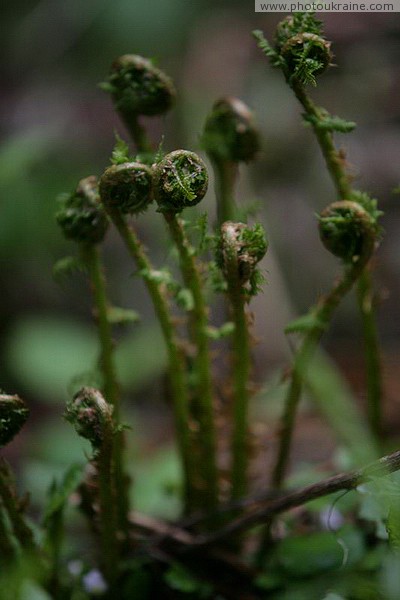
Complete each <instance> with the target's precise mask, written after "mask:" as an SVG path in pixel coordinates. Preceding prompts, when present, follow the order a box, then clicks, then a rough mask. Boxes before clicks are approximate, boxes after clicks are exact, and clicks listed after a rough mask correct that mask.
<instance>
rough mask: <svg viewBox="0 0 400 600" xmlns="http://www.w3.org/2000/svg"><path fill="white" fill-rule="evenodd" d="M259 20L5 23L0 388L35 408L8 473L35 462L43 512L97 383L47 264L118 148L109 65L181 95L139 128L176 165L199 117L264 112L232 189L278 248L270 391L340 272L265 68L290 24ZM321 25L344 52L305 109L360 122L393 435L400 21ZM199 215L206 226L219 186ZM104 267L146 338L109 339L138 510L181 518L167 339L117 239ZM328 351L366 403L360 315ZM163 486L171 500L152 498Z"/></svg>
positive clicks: (222, 15)
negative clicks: (74, 202) (252, 155)
mask: <svg viewBox="0 0 400 600" xmlns="http://www.w3.org/2000/svg"><path fill="white" fill-rule="evenodd" d="M253 11H254V3H253V2H252V0H247V1H246V2H243V1H233V0H230V1H226V0H221V1H211V0H209V1H206V0H197V1H195V2H187V1H184V0H168V1H167V2H165V1H161V0H153V1H152V2H142V1H141V2H139V1H138V0H114V1H113V2H111V1H110V0H85V1H84V2H82V1H81V0H79V1H78V0H69V1H68V2H62V1H61V0H42V1H40V2H31V1H22V0H19V2H17V3H13V4H11V3H7V4H6V6H4V7H3V15H2V35H1V36H0V49H1V56H2V57H3V61H2V64H1V71H2V85H1V105H0V114H1V134H2V145H1V149H0V185H1V219H0V260H1V282H2V287H1V290H2V293H1V295H0V353H1V361H0V387H2V388H4V390H7V392H9V393H14V392H18V393H19V394H20V395H21V396H23V397H24V398H26V400H27V401H28V403H29V404H30V406H31V408H32V416H31V421H30V425H29V426H28V427H27V428H26V430H25V432H24V433H23V434H22V435H21V436H20V438H19V439H18V440H16V441H15V442H14V443H13V444H12V445H11V446H10V448H9V450H8V455H9V458H10V460H11V461H12V462H14V464H15V463H17V462H18V456H23V457H24V458H26V457H27V456H28V457H29V459H28V460H24V461H23V464H22V468H21V477H22V485H23V486H24V487H25V486H26V485H29V486H31V487H33V498H34V501H40V498H41V496H42V494H43V493H44V490H45V489H46V487H47V485H48V482H49V480H50V478H51V477H52V475H53V474H54V473H57V472H59V470H60V469H61V468H63V467H64V466H65V465H66V464H68V463H69V462H70V461H71V460H75V459H77V460H81V459H82V456H83V455H82V445H81V443H80V442H79V441H78V440H77V439H76V436H75V434H74V433H73V431H72V430H71V428H70V426H69V425H67V424H66V423H64V422H63V420H62V418H61V415H62V412H63V406H64V403H65V400H66V398H67V397H68V395H69V394H70V393H71V390H72V389H74V387H76V385H78V384H79V382H80V381H88V380H90V377H91V372H92V371H93V368H94V365H95V362H96V355H97V349H96V348H97V347H96V333H95V327H94V324H93V321H92V319H91V309H90V295H89V291H88V287H87V283H86V281H85V279H84V278H83V277H82V276H79V275H78V276H74V277H73V278H72V279H71V280H67V281H65V282H64V284H63V285H61V286H60V285H58V284H57V283H56V282H55V281H54V279H53V277H52V267H53V264H54V262H55V261H56V260H58V259H59V258H61V257H63V256H65V255H69V254H74V252H75V249H74V247H73V244H70V243H68V242H66V241H65V240H64V239H63V238H62V236H61V233H60V231H59V230H58V228H57V226H56V225H55V221H54V212H55V210H56V201H55V198H56V196H57V195H58V194H59V193H60V192H63V191H69V190H72V189H73V188H74V187H75V185H76V183H77V181H78V180H79V179H80V178H82V177H85V176H87V175H90V174H97V175H99V174H101V172H102V171H103V169H104V167H105V166H106V165H107V163H108V160H109V155H110V152H111V149H112V147H113V144H114V131H118V132H119V133H120V134H121V135H122V136H124V135H125V131H124V128H123V126H122V124H121V123H120V122H119V120H118V117H117V116H116V115H115V114H114V112H113V109H112V105H111V101H110V98H109V97H108V96H107V95H106V94H105V93H103V92H102V91H101V90H100V89H99V88H98V87H97V84H98V83H99V82H100V81H102V79H103V78H104V77H105V75H106V73H107V71H108V69H109V65H110V63H111V62H112V60H113V59H114V58H115V57H116V56H118V55H120V54H124V53H138V54H143V55H145V56H149V57H153V58H154V59H155V60H156V61H157V62H158V64H159V65H160V66H161V67H162V68H163V69H165V70H166V71H167V72H168V73H169V74H170V75H171V76H172V77H173V79H174V80H175V82H176V85H177V88H178V92H179V99H178V103H177V106H176V109H175V110H174V111H173V112H172V113H171V114H169V115H167V116H166V118H165V119H153V120H151V121H148V122H147V125H148V127H149V131H150V134H151V137H152V139H153V140H154V142H155V144H157V143H158V142H159V140H160V138H161V135H162V134H165V141H164V147H165V148H166V149H174V148H178V147H187V148H190V149H193V150H198V147H199V142H198V140H199V135H200V132H201V128H202V124H203V122H204V118H205V116H206V114H207V112H208V111H209V109H210V107H211V105H212V103H213V102H214V101H215V100H216V99H217V98H219V97H221V96H224V95H237V96H239V97H240V98H242V99H243V100H244V101H246V102H247V103H248V104H249V105H250V106H251V107H252V108H253V109H254V110H255V112H256V114H257V117H258V122H259V125H260V129H261V131H262V136H263V148H262V152H261V153H260V156H259V158H258V160H257V161H256V162H255V163H254V164H252V165H250V166H249V167H242V168H241V180H240V186H239V187H240V196H241V201H242V202H243V203H249V204H251V203H257V205H258V206H259V210H260V213H259V214H260V216H261V218H262V220H263V222H264V224H265V227H266V229H267V233H268V235H269V238H270V242H271V248H270V252H269V254H268V256H267V258H266V259H265V269H266V270H267V280H268V284H267V286H266V288H265V292H264V294H263V295H262V296H261V297H260V298H258V299H257V301H256V302H255V304H254V310H255V314H256V319H257V330H256V331H257V337H259V338H260V340H261V341H260V344H259V345H258V347H257V349H256V351H255V353H256V365H257V378H258V380H259V381H260V382H261V381H263V380H264V379H265V378H266V377H268V375H269V374H271V373H272V372H274V370H275V369H276V367H277V366H282V365H284V364H285V361H286V360H287V357H288V345H287V341H286V340H285V337H284V335H283V333H282V329H283V327H284V325H285V323H286V322H287V321H288V320H289V319H290V318H291V317H292V316H294V315H298V314H301V313H302V312H304V311H306V310H307V308H308V307H309V305H310V304H311V303H313V302H314V301H315V299H316V297H317V296H318V295H319V294H321V293H322V292H323V291H324V290H325V289H326V288H327V286H329V285H330V283H331V281H332V278H333V277H334V276H335V273H336V272H337V268H338V265H337V262H336V261H335V260H334V259H333V258H331V257H330V256H328V255H327V253H326V252H325V251H324V250H323V249H322V248H321V246H320V243H319V240H318V234H317V228H316V221H315V216H314V215H315V212H316V211H317V210H319V209H321V208H323V207H324V206H325V205H326V204H328V203H329V202H331V201H332V200H333V199H334V192H333V189H332V185H331V183H330V181H329V179H328V176H327V174H326V171H325V169H324V165H323V162H322V159H321V157H320V154H319V149H318V148H317V145H316V142H315V140H314V139H313V136H312V134H311V132H310V131H308V130H307V129H306V128H304V127H303V125H302V123H301V119H300V110H299V107H298V105H297V104H296V102H295V100H294V99H293V98H292V95H291V92H290V90H289V89H288V88H287V87H286V86H285V84H284V81H283V78H282V76H281V74H280V73H279V72H274V71H273V70H272V69H271V68H270V66H269V65H268V64H267V61H266V60H265V58H264V57H263V56H262V55H261V53H260V52H259V51H258V50H257V48H256V47H255V43H254V41H253V39H252V37H251V30H252V29H254V28H261V29H264V30H265V32H266V34H267V35H269V36H271V33H272V31H273V28H274V26H275V24H276V23H277V21H278V20H280V19H281V18H282V17H283V15H282V14H269V15H259V14H258V15H256V14H255V13H254V12H253ZM320 16H321V17H322V18H323V20H324V22H325V24H326V26H325V31H326V34H327V37H328V38H329V39H332V40H333V42H334V43H333V51H334V54H335V62H336V63H337V67H334V68H332V69H330V71H329V72H328V73H327V74H326V75H324V77H323V78H321V80H320V85H319V87H318V89H316V90H315V91H313V93H314V95H315V98H316V100H317V101H318V102H319V103H320V104H322V105H325V106H326V107H327V108H328V109H329V110H330V111H331V112H332V113H333V114H338V115H340V116H342V117H344V118H347V119H349V120H355V121H357V123H358V128H357V129H356V131H355V132H354V133H353V134H351V135H350V136H349V137H347V138H346V137H344V136H343V137H342V138H341V139H340V142H342V141H343V144H344V145H345V146H346V148H347V149H348V156H349V161H350V163H351V164H352V165H355V166H354V167H353V172H354V176H355V178H356V180H357V185H359V186H360V187H362V188H364V189H366V190H367V191H369V192H371V193H372V194H374V195H377V196H378V197H379V199H380V201H381V206H382V208H383V210H384V211H385V217H384V219H383V222H384V223H383V224H384V227H385V230H386V235H385V240H384V242H383V244H382V247H381V249H380V251H379V254H378V256H377V259H376V266H377V275H376V279H377V286H378V291H379V294H380V296H381V299H382V303H381V305H380V310H379V326H380V332H381V337H382V342H383V348H384V354H385V358H386V361H387V362H386V365H387V366H386V371H385V386H386V394H387V414H388V415H392V416H393V418H391V419H390V423H391V427H392V428H393V431H395V430H397V431H398V425H399V422H400V420H399V419H398V418H397V421H396V417H395V415H396V412H398V411H397V410H396V409H397V408H398V403H399V402H400V394H399V391H400V385H399V383H398V381H396V377H395V375H396V374H397V371H398V368H399V367H400V357H399V333H400V303H399V302H398V297H399V295H400V278H399V271H400V236H399V232H400V212H399V208H398V203H399V196H396V195H394V194H393V193H392V191H393V189H394V188H395V187H396V186H398V184H399V183H400V66H399V65H400V60H399V58H400V43H399V41H400V16H399V15H397V14H378V13H375V14H360V13H359V14H355V13H354V14H325V15H320ZM205 204H206V205H207V210H208V211H209V213H210V215H211V222H212V220H213V216H212V215H213V214H214V195H213V191H212V187H211V189H210V191H209V193H208V196H207V199H206V201H205ZM137 226H138V229H139V231H140V235H141V236H142V238H143V240H144V241H145V243H146V245H148V247H149V248H150V250H151V253H152V256H153V257H154V261H155V263H156V264H158V265H160V264H162V263H163V261H164V260H165V258H166V257H168V254H169V249H168V246H167V245H166V243H165V236H164V230H163V226H162V223H161V222H160V219H159V218H157V216H156V215H155V213H154V211H151V212H150V213H149V214H147V215H146V216H144V217H143V218H140V220H139V221H138V224H137ZM105 256H106V259H105V260H106V268H107V275H108V280H109V287H110V290H111V295H112V299H113V301H114V303H115V304H117V305H121V306H131V307H132V308H134V309H135V310H137V311H138V312H139V313H140V314H141V316H142V319H141V323H140V325H135V326H133V327H132V328H131V329H128V330H123V331H122V330H121V331H117V332H116V337H117V338H118V339H119V345H118V350H117V355H118V357H117V358H118V368H119V372H120V376H121V381H122V384H123V393H124V397H125V399H126V407H127V413H129V419H130V421H131V424H132V429H133V435H132V436H130V437H131V438H132V439H131V442H130V447H129V451H130V452H131V453H132V457H133V459H132V462H133V463H134V464H135V465H138V466H137V468H136V469H135V474H136V477H137V479H138V480H139V481H138V486H137V489H140V490H142V491H141V492H140V494H142V496H143V497H142V496H140V497H138V498H137V501H138V504H139V507H140V506H141V503H142V504H143V505H145V506H146V508H147V509H148V510H153V511H154V512H158V511H163V512H164V514H165V512H166V509H165V507H166V505H168V507H169V508H168V510H169V509H170V511H171V514H173V513H174V510H175V509H176V506H175V504H174V502H175V501H174V499H173V495H171V490H172V489H173V484H174V481H176V477H177V465H176V460H175V457H174V451H173V448H172V447H171V450H168V451H167V452H166V451H165V445H168V448H169V447H170V444H171V418H170V410H169V407H168V406H167V405H166V404H165V403H164V401H163V389H164V385H165V382H164V365H165V358H164V353H163V350H162V342H161V340H160V335H159V330H158V327H157V324H156V323H155V322H154V319H153V313H152V309H151V306H150V305H149V302H148V299H147V296H146V294H145V291H144V289H143V286H142V284H141V282H140V281H138V279H137V278H133V276H132V274H133V273H134V268H133V266H132V264H131V263H130V262H129V260H128V259H127V256H126V253H125V251H124V249H123V248H122V247H121V244H120V242H119V240H118V238H117V237H116V235H115V234H114V233H113V232H110V233H109V235H108V238H107V242H106V248H105ZM325 345H326V346H327V348H328V349H329V350H330V351H332V353H333V354H334V356H335V357H336V358H337V360H338V362H339V364H341V365H342V366H343V367H344V369H345V373H346V375H347V376H348V377H349V379H350V380H351V381H352V383H353V384H354V385H355V388H356V389H357V390H358V391H359V392H360V396H361V398H362V395H363V380H362V376H361V375H360V367H361V366H362V349H361V342H360V325H359V322H358V316H357V312H356V310H355V308H354V303H352V302H351V299H349V300H348V301H347V302H346V304H345V306H344V307H342V309H341V310H340V312H339V314H338V316H337V318H336V319H335V323H334V327H333V329H332V331H331V332H330V334H329V335H328V336H327V338H326V339H325ZM132 440H133V441H132ZM160 447H161V448H163V451H162V452H161V453H160V451H159V449H160ZM149 464H151V469H150V467H149ZM160 482H161V484H162V486H163V487H162V489H163V490H164V491H165V494H164V496H162V495H160V494H156V493H155V490H156V489H158V490H159V489H160ZM139 484H141V485H139ZM164 484H165V485H164ZM157 486H158V487H157ZM171 486H172V487H171ZM141 498H142V499H141ZM152 502H153V503H154V506H153V505H152V504H151V503H152ZM168 510H167V512H168Z"/></svg>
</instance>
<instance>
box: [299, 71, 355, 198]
mask: <svg viewBox="0 0 400 600" xmlns="http://www.w3.org/2000/svg"><path fill="white" fill-rule="evenodd" d="M290 85H291V88H292V90H293V92H294V93H295V96H296V98H297V99H298V101H299V102H300V104H301V105H302V106H303V108H304V110H305V114H306V115H307V116H308V117H311V119H310V122H311V125H312V128H313V130H314V133H315V136H316V138H317V140H318V143H319V146H320V148H321V151H322V154H323V156H324V159H325V163H326V166H327V169H328V171H329V173H330V175H331V178H332V181H333V184H334V186H335V188H336V191H337V194H338V197H339V200H351V195H352V186H351V183H350V178H349V175H348V173H347V172H346V168H345V161H344V158H343V157H342V156H341V155H340V153H339V152H338V151H337V149H336V147H335V144H334V142H333V136H332V133H331V131H329V130H328V129H324V128H322V127H318V123H321V122H322V121H323V119H324V111H323V109H321V108H320V107H318V106H316V105H315V104H314V102H313V101H312V100H311V98H310V97H309V96H308V94H307V92H306V91H305V89H304V87H303V86H302V85H301V84H300V83H299V82H298V80H296V79H293V80H292V82H291V84H290Z"/></svg>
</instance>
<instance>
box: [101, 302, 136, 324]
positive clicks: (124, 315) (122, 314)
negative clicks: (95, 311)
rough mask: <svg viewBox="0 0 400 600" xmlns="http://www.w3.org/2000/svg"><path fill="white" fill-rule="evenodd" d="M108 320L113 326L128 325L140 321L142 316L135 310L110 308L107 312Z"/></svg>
mask: <svg viewBox="0 0 400 600" xmlns="http://www.w3.org/2000/svg"><path fill="white" fill-rule="evenodd" d="M107 319H108V321H109V323H111V324H112V325H126V324H127V323H137V322H138V321H140V315H139V313H138V312H136V311H135V310H130V309H128V308H119V307H118V306H110V307H109V308H108V310H107Z"/></svg>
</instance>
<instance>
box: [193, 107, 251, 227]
mask: <svg viewBox="0 0 400 600" xmlns="http://www.w3.org/2000/svg"><path fill="white" fill-rule="evenodd" d="M201 144H202V147H203V148H204V150H205V151H206V152H207V155H208V157H209V159H210V161H211V163H212V166H213V169H214V176H215V187H216V197H217V223H218V226H219V227H220V226H221V225H222V223H224V222H225V221H234V220H235V219H236V218H237V206H236V202H235V184H236V180H237V177H238V170H239V163H241V162H249V161H250V160H253V159H254V156H255V155H256V153H257V152H258V150H259V149H260V139H259V134H258V130H257V127H256V123H255V119H254V115H253V113H252V112H251V111H250V109H249V108H248V107H247V106H246V104H244V102H242V101H241V100H239V99H238V98H222V99H221V100H218V101H217V102H216V103H215V104H214V106H213V108H212V111H211V113H210V114H209V115H208V117H207V119H206V122H205V125H204V130H203V134H202V139H201Z"/></svg>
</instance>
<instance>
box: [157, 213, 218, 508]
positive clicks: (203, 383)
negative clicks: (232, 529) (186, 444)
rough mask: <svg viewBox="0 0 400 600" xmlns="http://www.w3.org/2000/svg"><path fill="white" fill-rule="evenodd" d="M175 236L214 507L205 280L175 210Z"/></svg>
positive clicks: (170, 216) (207, 498)
mask: <svg viewBox="0 0 400 600" xmlns="http://www.w3.org/2000/svg"><path fill="white" fill-rule="evenodd" d="M164 217H165V220H166V223H167V225H168V227H169V230H170V233H171V237H172V239H173V241H174V243H175V245H176V247H177V249H178V252H179V258H180V265H181V271H182V275H183V280H184V283H185V286H186V287H187V288H188V289H189V290H190V291H191V293H192V296H193V310H191V311H190V329H191V334H192V336H193V342H194V345H195V348H196V356H195V360H194V366H195V375H196V381H197V385H196V391H195V398H194V402H195V404H197V406H195V413H196V414H197V416H198V421H199V438H200V443H201V446H202V455H203V456H202V469H201V471H202V477H203V482H202V486H204V487H203V489H202V492H201V493H202V495H203V497H204V506H206V507H207V508H208V509H212V508H213V507H215V506H216V505H217V503H218V470H217V458H216V435H215V424H214V409H213V389H212V380H211V361H210V347H209V340H208V336H207V326H208V314H207V307H206V303H205V300H204V295H203V291H202V281H201V277H200V274H199V271H198V267H197V264H196V261H195V258H194V249H193V247H192V246H191V244H190V242H189V240H188V239H187V237H186V235H185V232H184V230H183V225H182V222H181V221H180V220H179V219H178V218H177V216H176V214H175V213H164Z"/></svg>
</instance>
